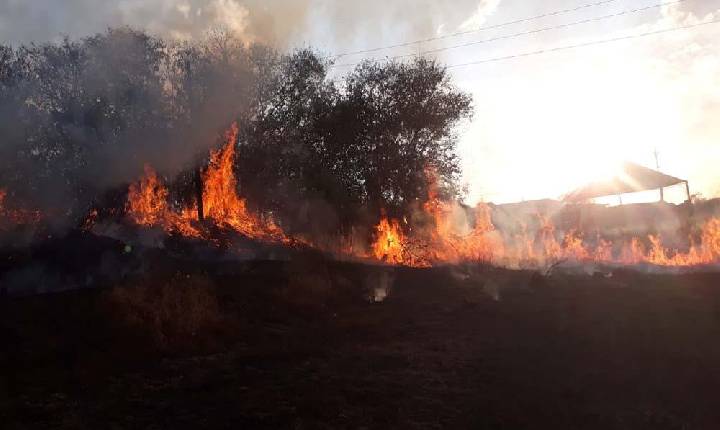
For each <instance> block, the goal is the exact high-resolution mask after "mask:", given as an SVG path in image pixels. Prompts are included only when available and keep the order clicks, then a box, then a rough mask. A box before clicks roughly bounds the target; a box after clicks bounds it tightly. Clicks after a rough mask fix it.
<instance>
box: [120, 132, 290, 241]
mask: <svg viewBox="0 0 720 430" xmlns="http://www.w3.org/2000/svg"><path fill="white" fill-rule="evenodd" d="M237 133H238V128H237V125H236V124H233V125H232V127H231V128H230V129H229V130H228V131H227V133H226V134H225V141H226V143H225V146H223V147H222V148H221V149H219V150H217V151H211V153H210V162H209V165H208V167H207V169H206V170H205V172H204V174H203V176H202V179H203V208H204V210H205V212H206V217H207V219H208V220H211V221H212V222H213V223H215V224H216V225H218V226H222V227H225V228H229V229H233V230H235V231H237V232H238V233H241V234H243V235H245V236H247V237H249V238H253V239H259V240H268V241H278V242H289V239H288V238H287V236H285V234H284V233H283V231H282V230H281V229H280V227H278V226H277V225H276V224H275V223H274V222H273V221H272V220H271V219H261V218H260V217H258V216H256V215H254V214H252V213H250V211H248V209H247V207H246V203H245V200H244V199H242V198H240V197H239V196H238V194H237V179H236V177H235V173H234V171H233V164H234V160H235V144H236V142H237ZM168 194H169V193H168V190H167V188H166V187H165V186H164V185H163V183H162V182H161V181H160V179H159V178H158V176H157V174H156V173H155V171H154V170H153V169H152V167H150V166H149V165H146V166H145V175H144V177H143V178H141V179H140V180H139V181H138V182H137V183H134V184H131V185H130V188H129V190H128V201H127V207H126V211H127V214H128V216H129V218H130V219H131V220H132V221H133V222H135V223H136V224H139V225H144V226H154V225H159V226H161V227H163V228H164V229H165V230H166V231H174V232H178V233H180V234H182V235H185V236H193V237H198V236H202V232H201V230H200V229H199V227H198V226H196V220H195V214H196V213H197V209H196V207H192V206H189V207H185V208H183V210H182V211H181V212H179V213H178V212H175V211H172V210H171V209H170V208H169V205H168V202H167V197H168Z"/></svg>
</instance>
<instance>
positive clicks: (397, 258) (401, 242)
mask: <svg viewBox="0 0 720 430" xmlns="http://www.w3.org/2000/svg"><path fill="white" fill-rule="evenodd" d="M375 233H376V238H375V242H373V244H372V256H373V257H375V258H376V259H378V260H380V261H384V262H386V263H390V264H407V263H408V261H407V259H406V258H405V256H404V255H403V254H404V250H405V235H404V234H403V232H402V228H401V227H400V223H399V222H398V221H397V220H388V219H387V218H386V217H385V216H383V217H382V219H381V220H380V223H379V224H378V225H377V226H376V227H375Z"/></svg>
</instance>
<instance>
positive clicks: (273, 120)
mask: <svg viewBox="0 0 720 430" xmlns="http://www.w3.org/2000/svg"><path fill="white" fill-rule="evenodd" d="M328 70H329V65H328V64H327V63H325V62H323V61H322V60H321V59H320V58H319V57H318V56H317V55H316V54H315V53H313V52H312V51H308V50H304V51H298V52H296V53H294V54H293V55H290V56H286V57H283V58H282V59H281V61H280V62H279V64H278V66H277V67H276V69H274V71H275V73H274V75H273V78H272V79H273V82H272V91H271V92H270V96H269V97H267V98H265V99H262V100H258V102H257V110H256V116H255V117H254V118H252V119H251V120H250V121H249V122H248V123H247V124H246V125H245V127H244V133H243V135H242V141H243V147H242V152H241V158H240V159H239V166H240V167H239V168H240V172H241V176H242V178H243V183H244V184H245V190H244V191H245V192H246V193H248V194H249V195H251V196H252V198H251V200H252V201H255V202H259V203H261V204H262V205H265V206H266V207H272V208H273V209H275V210H276V211H279V212H280V213H284V214H286V215H288V216H291V215H292V214H297V211H298V204H299V203H298V202H303V201H307V200H308V199H317V198H319V199H322V200H323V201H324V202H327V203H329V205H330V206H331V207H333V208H335V209H336V211H337V214H338V216H339V220H340V224H341V225H345V226H348V225H352V224H354V223H356V222H358V221H359V220H360V218H361V217H362V214H363V211H364V210H368V211H370V213H373V214H379V213H380V210H381V209H385V210H388V211H390V212H391V213H395V214H396V215H402V214H407V213H409V211H410V210H411V208H412V206H413V205H416V204H417V202H418V201H419V200H423V199H425V198H426V196H427V178H426V177H425V170H426V169H427V168H428V167H432V168H433V169H434V170H435V171H436V172H437V176H438V178H439V179H440V182H441V184H440V185H441V187H440V188H441V189H442V190H443V191H444V192H445V194H446V197H457V195H458V193H459V189H458V187H457V185H456V184H457V175H458V173H459V165H458V158H457V154H456V152H455V149H456V143H457V138H456V135H455V134H454V130H455V127H456V125H457V124H458V122H460V121H461V120H463V119H465V118H467V117H469V116H470V114H471V99H470V96H468V95H466V94H463V93H462V92H460V91H458V90H457V89H455V88H454V87H453V86H452V84H451V82H450V78H449V76H448V74H447V72H446V70H445V69H444V68H443V67H442V66H440V65H438V64H437V63H435V62H433V61H430V60H427V59H418V60H416V61H413V62H411V63H397V62H390V63H384V64H380V63H370V62H365V63H362V64H361V65H360V66H358V67H357V68H356V69H355V70H354V71H352V72H351V73H350V74H348V75H347V76H346V78H345V81H344V83H343V84H341V85H337V84H336V83H334V82H333V81H332V80H330V79H328Z"/></svg>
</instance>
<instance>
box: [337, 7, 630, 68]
mask: <svg viewBox="0 0 720 430" xmlns="http://www.w3.org/2000/svg"><path fill="white" fill-rule="evenodd" d="M617 1H619V0H603V1H599V2H595V3H587V4H583V5H580V6H576V7H574V8H569V9H562V10H556V11H553V12H548V13H544V14H541V15H535V16H531V17H527V18H521V19H516V20H514V21H507V22H503V23H500V24H495V25H490V26H486V27H480V28H476V29H474V30H465V31H458V32H455V33H450V34H445V35H442V36H435V37H428V38H425V39H418V40H413V41H410V42H402V43H397V44H395V45H385V46H379V47H376V48H368V49H361V50H358V51H348V52H342V53H339V54H333V55H328V56H325V57H323V59H329V58H340V57H346V56H349V55H357V54H368V53H371V52H378V51H384V50H386V49H394V48H403V47H406V46H412V45H417V44H420V43H427V42H432V41H435V40H443V39H449V38H451V37H458V36H464V35H466V34H472V33H477V32H480V31H485V30H493V29H496V28H502V27H506V26H508V25H513V24H520V23H523V22H528V21H534V20H538V19H542V18H549V17H552V16H558V15H565V14H568V13H572V12H577V11H579V10H582V9H587V8H590V7H594V6H602V5H604V4H608V3H615V2H617Z"/></svg>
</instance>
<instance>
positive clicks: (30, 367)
mask: <svg viewBox="0 0 720 430" xmlns="http://www.w3.org/2000/svg"><path fill="white" fill-rule="evenodd" d="M143 258H145V259H148V260H149V263H148V266H149V267H152V270H148V271H147V273H145V274H143V275H142V276H137V275H135V276H134V277H129V278H128V279H127V280H125V281H123V282H117V285H108V286H106V287H105V288H93V289H84V290H76V291H69V292H63V293H55V294H44V295H34V296H26V297H5V298H3V299H2V319H0V322H1V324H2V325H1V326H0V330H2V350H1V352H0V359H1V360H2V367H1V369H2V374H1V376H2V380H1V381H0V383H2V385H0V390H1V391H0V416H1V418H2V423H3V425H2V427H3V428H6V429H26V428H60V429H75V428H108V429H126V428H127V429H136V428H157V429H164V428H233V429H236V428H261V429H262V428H267V429H270V428H295V429H316V428H320V429H322V428H328V429H335V428H423V429H424V428H473V429H506V428H507V429H523V428H553V429H558V428H568V429H570V428H572V429H577V428H598V429H643V428H647V429H715V428H718V427H719V426H720V395H719V394H718V389H720V274H718V273H715V274H712V273H694V274H684V275H674V276H672V275H648V274H640V273H634V272H630V271H624V272H623V271H621V272H616V273H614V276H612V277H611V278H606V277H603V276H585V275H583V276H578V275H570V274H560V273H556V274H554V275H552V276H550V277H547V278H546V277H542V276H538V275H536V274H533V273H532V272H523V271H507V270H500V269H492V268H486V267H474V268H470V269H468V268H463V269H457V268H455V269H450V268H437V269H386V268H379V267H370V266H363V265H359V264H350V263H337V262H328V261H326V260H324V259H323V258H322V257H321V256H304V257H299V256H297V257H295V259H294V260H293V261H291V262H280V261H256V262H246V263H238V262H228V261H226V262H216V263H208V262H205V263H197V262H191V261H187V260H177V259H174V258H171V257H169V256H167V255H164V254H163V253H158V254H157V255H155V254H148V255H146V256H144V257H143ZM388 271H391V272H392V274H390V275H389V277H391V278H394V279H393V281H394V282H393V286H392V288H391V290H390V291H389V295H388V297H387V299H386V300H385V301H383V302H382V303H373V302H372V300H369V295H370V293H371V292H372V289H373V287H374V286H375V285H377V283H378V282H382V278H383V276H385V275H383V274H382V273H383V272H386V273H389V272H388ZM162 286H165V287H162ZM145 305H147V306H145ZM129 316H132V318H131V317H129ZM188 321H190V322H188Z"/></svg>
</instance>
